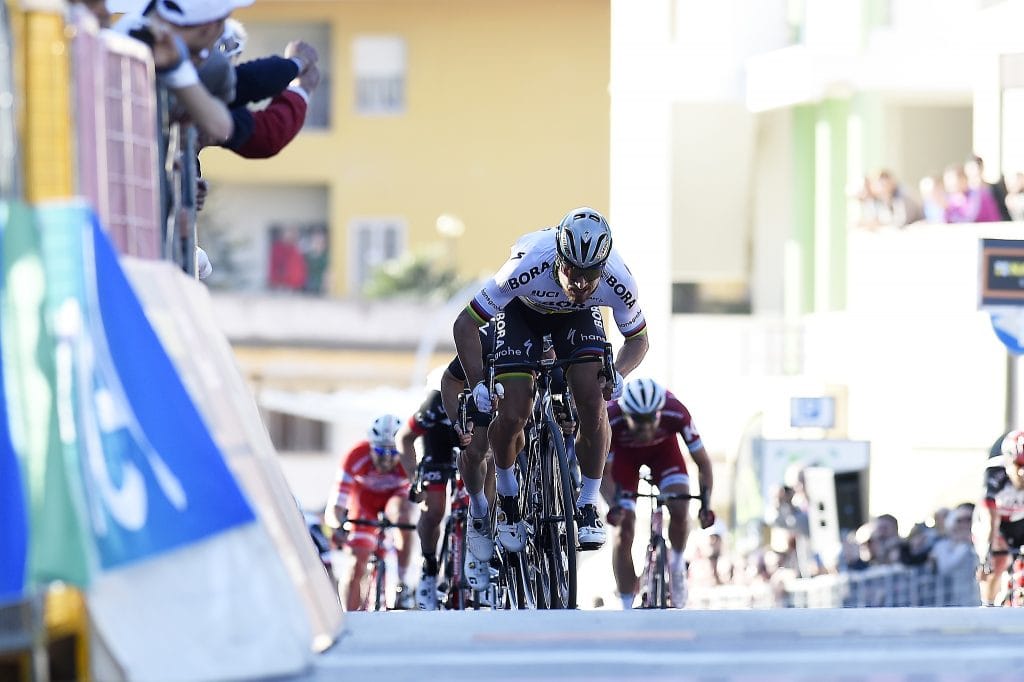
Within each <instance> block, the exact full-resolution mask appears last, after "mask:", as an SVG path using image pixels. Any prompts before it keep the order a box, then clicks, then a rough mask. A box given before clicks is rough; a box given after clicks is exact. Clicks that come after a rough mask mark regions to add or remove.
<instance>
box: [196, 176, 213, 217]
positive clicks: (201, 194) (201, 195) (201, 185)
mask: <svg viewBox="0 0 1024 682" xmlns="http://www.w3.org/2000/svg"><path fill="white" fill-rule="evenodd" d="M208 191H210V183H208V182H207V181H206V178H197V179H196V210H197V211H202V210H203V207H204V206H206V193H207V192H208Z"/></svg>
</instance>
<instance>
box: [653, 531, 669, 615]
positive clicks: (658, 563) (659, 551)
mask: <svg viewBox="0 0 1024 682" xmlns="http://www.w3.org/2000/svg"><path fill="white" fill-rule="evenodd" d="M653 585H654V603H653V604H652V605H651V607H652V608H657V609H667V608H668V602H669V575H668V547H666V545H665V540H664V539H662V538H658V540H657V544H656V545H655V547H654V581H653Z"/></svg>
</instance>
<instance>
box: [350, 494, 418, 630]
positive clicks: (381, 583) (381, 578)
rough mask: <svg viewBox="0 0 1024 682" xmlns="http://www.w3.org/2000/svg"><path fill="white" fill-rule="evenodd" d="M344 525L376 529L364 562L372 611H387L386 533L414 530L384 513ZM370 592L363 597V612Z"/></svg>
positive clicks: (412, 527)
mask: <svg viewBox="0 0 1024 682" xmlns="http://www.w3.org/2000/svg"><path fill="white" fill-rule="evenodd" d="M346 523H348V524H351V525H354V526H369V527H371V528H376V529H377V532H376V536H377V544H376V546H375V547H374V549H373V551H372V552H371V553H370V558H369V559H367V561H366V573H367V576H368V577H369V580H370V586H371V587H372V588H373V595H372V596H373V600H372V601H373V610H374V611H387V610H388V604H387V598H386V595H385V590H386V588H387V562H386V561H385V560H384V558H385V556H386V554H387V547H386V541H387V531H388V529H389V528H396V529H398V530H416V526H415V525H413V524H411V523H393V522H392V521H391V520H390V519H389V518H388V517H387V516H386V515H385V514H384V512H380V513H379V514H378V515H377V518H376V519H348V520H347V521H346ZM370 597H371V594H370V591H369V590H367V591H366V594H365V596H364V597H363V604H362V607H363V610H364V611H368V610H369V606H370V602H371V599H370Z"/></svg>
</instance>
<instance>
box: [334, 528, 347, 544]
mask: <svg viewBox="0 0 1024 682" xmlns="http://www.w3.org/2000/svg"><path fill="white" fill-rule="evenodd" d="M346 542H348V531H347V530H345V529H344V528H342V527H340V526H339V527H338V528H335V529H334V530H333V531H332V532H331V546H332V547H334V549H343V548H344V547H345V543H346Z"/></svg>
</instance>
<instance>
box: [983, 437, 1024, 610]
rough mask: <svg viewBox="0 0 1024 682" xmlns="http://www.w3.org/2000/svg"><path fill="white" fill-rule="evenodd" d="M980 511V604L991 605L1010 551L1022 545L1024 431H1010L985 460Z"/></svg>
mask: <svg viewBox="0 0 1024 682" xmlns="http://www.w3.org/2000/svg"><path fill="white" fill-rule="evenodd" d="M983 508H984V509H985V511H986V512H987V513H988V518H989V536H988V561H989V566H988V568H989V570H988V571H986V572H985V573H984V574H983V575H982V580H981V601H982V603H983V604H985V605H992V604H993V603H995V600H996V598H997V597H998V594H999V590H1000V587H1001V585H1002V577H1003V572H1004V571H1005V570H1006V567H1007V565H1008V564H1009V561H1010V550H1011V549H1012V550H1014V551H1016V549H1017V548H1018V547H1020V546H1021V545H1024V431H1020V430H1017V431H1010V432H1009V433H1008V434H1006V436H1004V437H1003V441H1002V444H1001V446H1000V448H999V451H998V452H994V453H993V454H992V456H991V457H989V460H988V466H987V467H986V468H985V504H984V505H983Z"/></svg>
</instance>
